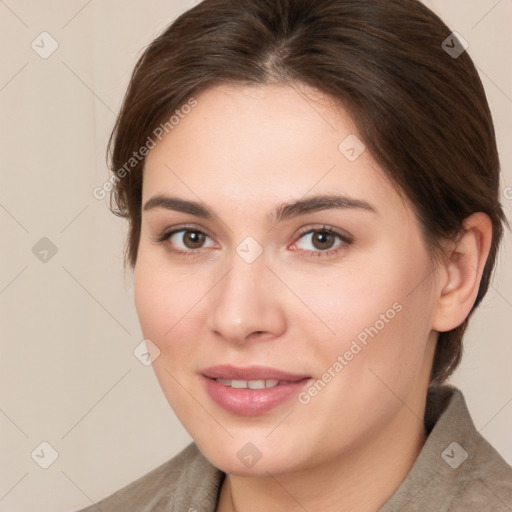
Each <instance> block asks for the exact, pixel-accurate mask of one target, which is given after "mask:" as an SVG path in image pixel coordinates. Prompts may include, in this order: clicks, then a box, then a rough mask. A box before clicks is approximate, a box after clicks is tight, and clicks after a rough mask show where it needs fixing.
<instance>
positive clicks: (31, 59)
mask: <svg viewBox="0 0 512 512" xmlns="http://www.w3.org/2000/svg"><path fill="white" fill-rule="evenodd" d="M426 3H427V4H428V5H429V6H430V7H431V8H433V9H434V10H435V11H436V12H438V14H440V15H441V17H442V18H443V19H444V20H445V21H446V22H447V24H448V25H449V26H450V27H451V28H452V29H453V30H456V31H458V32H459V33H460V34H462V35H463V37H464V38H465V39H466V40H467V41H468V42H469V52H470V55H471V56H472V57H473V59H474V61H475V63H476V65H477V66H478V69H479V71H480V73H481V76H482V80H483V83H484V86H485V88H486V91H487V94H488V98H489V102H490V105H491V108H492V110H493V113H494V119H495V125H496V129H497V135H498V142H499V147H500V151H501V158H502V166H503V171H504V175H503V185H502V189H503V190H502V194H503V203H504V206H505V209H506V212H507V215H508V216H509V217H511V218H512V216H511V205H512V188H508V189H507V187H511V186H512V172H511V164H512V145H511V144H510V140H511V137H512V70H511V65H510V54H511V53H512V32H511V30H510V26H511V22H512V1H511V0H500V1H497V0H478V1H471V2H469V1H468V0H442V1H441V0H439V1H429V2H426ZM192 4H193V2H192V1H190V2H185V1H183V0H181V1H178V0H174V1H171V0H167V1H163V0H150V1H148V0H146V1H142V0H138V1H134V2H121V1H120V0H103V1H101V2H100V1H99V0H89V1H86V0H72V1H70V0H68V1H63V0H53V1H49V0H45V1H32V2H28V1H21V0H6V2H0V45H1V55H2V60H1V62H2V65H1V68H0V108H1V119H2V122H1V135H0V151H1V185H0V226H1V233H2V235H1V242H0V244H1V245H0V247H1V249H0V257H1V265H0V333H1V340H2V348H1V359H0V379H1V381H0V390H1V391H0V433H1V454H0V460H1V461H2V462H1V470H0V471H1V472H0V511H1V512H25V511H37V512H45V511H53V512H67V511H74V510H77V509H79V508H81V507H84V506H86V505H88V504H90V503H91V501H97V500H98V499H100V498H102V497H104V496H106V495H107V494H110V493H111V492H113V491H115V490H117V489H119V488H120V487H121V486H123V485H125V484H126V483H128V482H130V481H132V480H134V479H135V478H136V477H138V476H140V475H142V474H143V473H145V472H147V471H149V470H150V469H152V468H154V467H156V466H157V465H159V464H160V463H162V462H164V461H165V460H167V459H169V458H170V457H172V456H173V455H174V454H176V453H177V452H178V451H179V450H181V449H182V448H183V447H184V446H185V445H186V444H188V443H189V442H190V441H191V439H190V437H189V436H188V434H187V433H186V432H185V431H184V429H183V428H182V427H181V425H180V424H179V422H178V421H177V419H176V418H175V417H174V414H173V413H172V411H171V410H170V408H169V406H168V404H167V401H166V400H165V398H164V396H163V394H162V393H161V391H160V387H159V385H158V383H157V381H156V378H155V377H154V375H153V372H152V369H151V367H145V366H143V365H142V364H141V363H140V362H139V360H138V359H136V358H135V357H134V355H133V350H134V348H135V347H136V346H137V345H138V344H139V343H140V342H141V340H142V335H141V331H140V328H139V325H138V320H137V315H136V311H135V308H134V305H133V294H132V280H131V276H130V272H127V273H126V275H124V273H123V268H122V247H123V241H124V236H125V226H124V224H123V221H122V220H121V219H118V218H116V217H114V216H113V215H111V214H110V213H109V212H108V210H107V208H106V202H105V201H98V200H96V199H95V198H94V197H93V195H92V190H93V188H94V187H96V186H98V185H101V184H102V183H103V182H104V181H105V179H106V178H107V177H108V173H107V169H106V165H105V160H104V154H105V148H106V143H107V138H108V135H109V134H110V130H111V128H112V126H113V123H114V120H115V115H116V113H117V111H118V109H119V107H120V103H121V100H122V96H123V94H124V91H125V87H126V85H127V82H128V79H129V75H130V73H131V70H132V68H133V65H134V64H135V61H136V59H137V56H138V55H139V53H140V51H141V49H142V48H143V47H144V46H145V45H146V44H147V43H149V42H150V41H151V39H152V38H153V37H155V36H156V35H157V34H158V33H159V32H160V30H161V29H162V28H163V27H164V26H166V25H167V24H168V23H169V22H170V21H171V20H172V19H173V18H175V17H176V16H177V15H178V14H179V13H181V12H183V11H184V10H185V9H187V8H189V7H190V6H192ZM43 31H47V32H48V33H49V34H50V35H51V37H52V38H54V39H55V40H56V41H57V42H58V45H59V46H58V49H57V50H56V51H55V52H54V53H53V54H52V55H51V56H49V57H48V58H47V59H43V58H41V57H40V56H39V54H38V53H36V51H34V50H33V49H32V47H31V43H32V41H33V40H36V43H37V42H38V41H40V40H41V37H47V36H41V37H38V36H39V34H40V33H41V32H43ZM39 44H40V43H39ZM440 44H441V41H440ZM40 46H41V44H40ZM45 48H46V49H48V48H50V40H49V39H46V43H45ZM39 51H43V50H42V49H39ZM43 237H47V238H48V239H50V240H51V242H52V243H53V244H54V246H55V247H56V248H57V252H56V254H55V255H53V256H52V254H51V252H50V253H49V254H48V256H47V258H48V261H47V262H46V263H43V262H42V261H40V260H39V259H38V258H37V257H36V255H35V254H34V253H33V251H32V248H33V247H34V246H35V245H36V244H37V243H38V242H39V241H40V239H41V238H43ZM39 243H42V244H44V243H45V242H44V241H43V242H39ZM46 243H47V242H46ZM37 247H39V246H37ZM510 249H511V237H510V234H509V233H507V237H506V245H505V246H504V247H503V250H502V252H501V256H500V268H499V272H498V274H497V276H496V279H495V281H494V285H493V288H492V289H491V290H490V292H489V294H488V296H487V298H486V300H485V303H484V304H483V305H482V307H481V308H480V311H479V312H478V314H477V315H476V316H475V317H474V319H473V322H472V324H471V326H470V329H469V331H468V333H467V336H466V353H465V358H464V361H463V364H462V366H461V368H460V369H459V370H458V371H457V373H456V375H455V376H454V378H453V379H452V382H453V383H454V384H455V385H457V386H459V387H460V388H461V389H462V390H463V391H464V393H465V396H466V399H467V402H468V405H469V409H470V411H471V413H472V416H473V419H474V422H475V425H476V427H477V428H478V429H479V430H480V431H481V432H482V434H483V435H484V436H485V437H486V438H487V439H488V440H489V441H490V442H491V443H492V444H493V445H494V446H495V447H496V449H497V450H498V451H499V452H500V453H501V454H502V455H503V456H504V457H505V459H506V460H507V461H508V462H509V463H512V442H511V439H510V432H511V431H512V428H511V426H512V385H511V384H512V382H511V372H510V362H511V360H512V345H511V343H510V327H511V320H510V319H511V317H512V276H511V270H512V265H511V264H510V263H511V257H510ZM40 250H41V249H40ZM43 441H46V442H48V443H50V445H51V446H52V447H53V448H54V449H55V450H56V451H57V452H58V458H57V459H56V460H55V462H54V463H53V464H52V465H51V466H50V467H49V468H48V469H42V468H41V467H40V466H39V465H38V464H37V463H36V461H38V462H39V463H43V462H44V460H47V461H49V460H50V459H49V458H48V457H49V456H50V450H49V449H48V448H44V446H43V448H42V449H43V452H41V447H40V443H41V442H43ZM34 450H35V455H34V459H35V460H34V459H33V458H32V456H31V454H32V453H33V452H34ZM42 453H44V456H42V455H41V454H42ZM37 454H39V456H38V455H37ZM45 457H46V459H45ZM43 459H44V460H43Z"/></svg>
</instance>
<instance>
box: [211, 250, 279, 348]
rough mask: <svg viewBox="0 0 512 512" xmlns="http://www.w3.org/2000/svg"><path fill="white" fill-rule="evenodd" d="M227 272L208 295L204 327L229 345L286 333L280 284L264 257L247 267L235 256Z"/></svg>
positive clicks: (247, 264) (244, 262)
mask: <svg viewBox="0 0 512 512" xmlns="http://www.w3.org/2000/svg"><path fill="white" fill-rule="evenodd" d="M230 263H231V265H230V268H229V270H228V271H227V272H226V273H225V275H224V276H223V277H222V278H221V280H220V281H219V282H218V283H217V285H216V286H215V287H214V288H213V290H212V291H211V292H210V293H209V294H208V300H209V303H208V316H207V327H208V328H209V329H210V330H211V331H213V332H214V333H215V334H216V335H218V336H220V337H222V338H223V339H224V340H226V341H228V342H230V343H236V344H242V343H245V342H247V341H248V340H249V339H256V338H258V339H262V340H269V339H273V338H275V337H278V336H280V335H281V334H282V333H283V332H284V331H285V330H286V317H285V311H284V304H283V301H282V300H281V297H282V294H283V290H282V289H280V287H281V288H282V286H283V285H282V283H280V281H279V280H278V279H277V278H276V276H275V275H274V274H273V273H272V271H271V270H269V268H267V264H266V260H265V258H264V254H262V255H261V256H260V257H259V258H258V259H257V260H256V261H253V262H252V263H247V262H246V261H244V259H242V258H241V257H239V256H238V254H234V255H233V257H232V258H231V260H230Z"/></svg>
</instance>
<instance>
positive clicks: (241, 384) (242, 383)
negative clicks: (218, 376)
mask: <svg viewBox="0 0 512 512" xmlns="http://www.w3.org/2000/svg"><path fill="white" fill-rule="evenodd" d="M247 384H248V383H247V381H246V380H232V381H231V387H232V388H236V389H242V388H246V387H247Z"/></svg>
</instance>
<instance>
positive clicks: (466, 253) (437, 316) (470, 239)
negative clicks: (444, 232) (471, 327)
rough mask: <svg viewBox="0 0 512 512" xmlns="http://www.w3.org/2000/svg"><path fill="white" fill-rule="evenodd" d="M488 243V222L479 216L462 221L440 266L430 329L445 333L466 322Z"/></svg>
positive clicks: (486, 253) (480, 214)
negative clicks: (440, 278) (440, 275)
mask: <svg viewBox="0 0 512 512" xmlns="http://www.w3.org/2000/svg"><path fill="white" fill-rule="evenodd" d="M491 241H492V223H491V220H490V218H489V217H488V216H487V215H486V214H484V213H482V212H478V213H474V214H473V215H471V216H469V217H467V218H466V219H465V221H464V232H463V233H462V234H461V235H460V236H459V238H458V239H457V240H456V241H454V242H451V244H450V246H449V247H448V249H447V251H446V258H445V260H444V262H443V263H442V264H440V265H441V267H442V269H441V270H443V272H442V275H443V276H444V277H443V279H442V281H440V282H439V288H438V290H439V291H438V296H437V303H436V307H435V310H434V316H433V323H432V329H434V330H436V331H438V332H445V331H449V330H451V329H455V328H456V327H458V326H459V325H460V324H462V322H463V321H464V320H465V319H466V317H467V316H468V315H469V313H470V312H471V308H472V307H473V304H474V303H475V300H476V297H477V294H478V289H479V286H480V281H481V278H482V272H483V270H484V266H485V262H486V261H487V257H488V255H489V250H490V247H491Z"/></svg>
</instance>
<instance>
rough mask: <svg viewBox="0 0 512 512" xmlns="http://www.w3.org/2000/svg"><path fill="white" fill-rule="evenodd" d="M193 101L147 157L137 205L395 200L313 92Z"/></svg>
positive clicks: (231, 93) (277, 90)
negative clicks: (180, 199) (337, 196)
mask: <svg viewBox="0 0 512 512" xmlns="http://www.w3.org/2000/svg"><path fill="white" fill-rule="evenodd" d="M195 99H196V101H197V105H196V106H195V107H194V108H193V109H191V110H190V111H189V113H187V114H183V115H182V116H180V120H179V122H178V123H177V124H176V125H175V126H174V127H173V128H172V130H170V131H169V133H167V134H165V135H164V136H163V138H162V140H161V141H159V142H157V145H156V147H155V148H154V149H152V150H151V151H150V152H149V154H148V156H147V157H146V162H145V169H144V186H143V201H146V200H147V199H148V198H149V197H150V196H152V195H154V194H158V193H166V192H169V193H174V194H176V193H181V194H184V195H186V197H187V198H190V199H195V200H197V198H198V197H200V198H201V199H202V200H204V201H205V202H209V203H211V202H212V201H213V202H221V203H234V202H237V201H238V202H247V201H249V202H250V203H251V204H253V205H257V204H261V206H263V205H264V204H265V203H266V202H270V203H272V204H273V203H275V202H276V201H280V200H288V199H291V198H298V197H302V196H304V195H305V194H308V193H344V194H348V195H351V196H359V197H364V198H365V199H366V200H367V201H369V202H373V203H379V202H383V201H384V202H387V203H388V204H389V203H390V199H391V198H390V195H391V194H394V195H395V196H396V197H394V198H393V199H394V200H396V201H400V199H399V198H398V196H397V194H396V191H395V190H394V188H393V187H392V186H391V184H390V183H389V181H388V179H387V178H386V177H385V175H384V173H383V172H382V170H381V169H380V168H379V167H378V165H377V164H376V163H375V161H374V160H373V159H372V157H371V155H370V154H369V152H368V151H366V150H365V148H364V145H363V143H362V142H361V140H360V138H359V137H358V136H357V130H356V128H355V125H354V123H353V122H352V120H351V119H350V117H349V116H348V115H347V113H346V112H345V110H344V109H343V107H342V106H341V105H340V104H336V103H335V102H334V101H333V100H332V99H330V98H328V97H326V96H325V95H322V94H321V93H319V92H318V91H315V90H313V89H311V88H306V87H304V86H299V85H295V84H294V85H283V84H279V85H264V86H234V85H221V86H216V87H213V88H210V89H207V90H206V91H203V92H202V93H201V94H199V95H197V96H196V97H195ZM347 149H348V150H349V152H348V153H347ZM350 150H353V151H352V152H350ZM354 156H355V157H356V158H353V157H354ZM192 196H196V197H192ZM206 199H209V201H206ZM267 209H268V208H267Z"/></svg>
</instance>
